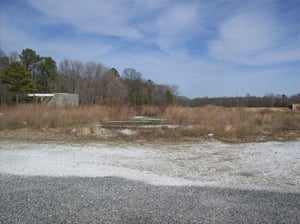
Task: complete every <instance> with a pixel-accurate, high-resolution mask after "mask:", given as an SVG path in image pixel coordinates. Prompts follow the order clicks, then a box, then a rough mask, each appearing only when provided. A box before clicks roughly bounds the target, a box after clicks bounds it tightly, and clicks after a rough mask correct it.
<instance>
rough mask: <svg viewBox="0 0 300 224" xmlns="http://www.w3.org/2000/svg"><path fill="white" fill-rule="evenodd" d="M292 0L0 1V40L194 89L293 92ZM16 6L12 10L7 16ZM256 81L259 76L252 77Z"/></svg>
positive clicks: (299, 60)
mask: <svg viewBox="0 0 300 224" xmlns="http://www.w3.org/2000/svg"><path fill="white" fill-rule="evenodd" d="M298 4H299V3H298V1H297V0H286V1H281V0H265V1H260V0H253V1H232V0H216V1H205V0H201V1H196V0H186V1H180V0H101V1H98V0H86V1H84V2H83V1H81V0H64V1H60V0H43V1H36V0H24V1H18V0H1V1H0V10H1V13H0V16H1V19H0V48H2V49H3V50H4V51H7V52H9V51H13V50H17V51H19V52H20V51H21V50H22V49H24V48H32V49H34V50H36V51H37V52H38V53H39V54H41V55H47V56H52V57H53V58H54V59H55V60H57V62H59V61H60V60H62V59H64V58H69V59H74V60H81V61H84V62H86V61H97V62H101V63H103V64H105V65H107V66H112V67H116V68H118V70H120V72H122V70H123V69H124V68H126V67H133V68H136V69H137V70H138V71H140V72H142V74H143V76H145V78H147V79H153V80H154V81H156V82H161V83H170V84H177V85H179V86H180V88H181V90H182V94H184V95H188V96H191V97H194V96H203V95H208V96H218V95H243V94H246V93H249V94H264V93H267V92H275V93H277V92H279V93H283V92H285V93H286V94H289V93H296V92H300V89H299V85H297V83H300V28H299V27H300V26H299V21H300V15H299V12H298V11H299V8H297V7H299V6H298ZM15 15H19V16H15ZM258 80H259V81H258Z"/></svg>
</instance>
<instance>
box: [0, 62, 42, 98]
mask: <svg viewBox="0 0 300 224" xmlns="http://www.w3.org/2000/svg"><path fill="white" fill-rule="evenodd" d="M0 80H1V83H5V84H8V85H9V91H10V92H11V93H12V96H13V98H15V100H16V103H17V104H18V103H19V99H20V97H22V96H23V97H24V96H25V94H26V93H30V92H34V91H36V89H35V87H34V85H33V83H32V79H31V74H30V72H29V71H27V70H26V68H25V67H24V66H23V65H22V64H21V63H20V62H16V61H14V62H12V63H10V64H9V65H8V66H7V67H6V68H5V69H4V71H3V72H2V73H1V74H0Z"/></svg>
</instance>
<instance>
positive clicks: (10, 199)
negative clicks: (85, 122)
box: [0, 174, 300, 223]
mask: <svg viewBox="0 0 300 224" xmlns="http://www.w3.org/2000/svg"><path fill="white" fill-rule="evenodd" d="M0 190H1V192H0V223H300V194H295V193H280V192H267V191H247V190H233V189H222V188H208V187H188V186H183V187H179V186H177V187H176V186H171V187H168V186H154V185H149V184H145V183H142V182H136V181H129V180H126V179H122V178H116V177H104V178H103V177H102V178H100V177H97V178H88V177H87V178H80V177H68V178H62V177H24V176H13V175H2V174H1V175H0Z"/></svg>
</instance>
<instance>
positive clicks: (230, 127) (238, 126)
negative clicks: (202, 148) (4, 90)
mask: <svg viewBox="0 0 300 224" xmlns="http://www.w3.org/2000/svg"><path fill="white" fill-rule="evenodd" d="M134 115H144V116H155V117H159V118H162V119H164V120H166V122H167V123H168V124H174V125H178V127H177V128H168V127H167V126H165V127H164V126H162V127H160V128H153V129H152V130H149V129H147V130H143V128H139V132H138V133H139V134H138V136H130V138H131V139H132V138H137V137H139V138H146V139H151V140H153V139H168V140H170V139H187V138H188V139H193V138H194V139H198V138H201V137H203V136H207V134H208V133H214V135H215V136H217V137H218V138H219V139H223V140H226V139H232V138H235V139H241V140H243V139H245V140H249V139H256V138H257V137H258V136H262V135H264V136H266V135H267V136H269V138H270V136H271V139H272V136H273V137H274V136H275V137H276V136H279V135H281V134H282V133H285V134H286V133H291V132H293V133H298V135H299V133H300V113H299V112H295V111H291V110H288V109H286V110H274V109H257V110H255V109H251V110H250V109H247V108H223V107H215V106H206V107H199V108H185V107H168V108H159V107H139V108H130V107H126V106H123V107H108V106H88V107H76V108H54V107H47V106H43V105H19V106H12V107H7V106H1V107H0V130H2V131H4V130H15V129H20V128H27V129H31V130H32V129H34V130H45V129H46V130H47V129H49V130H50V129H60V128H65V129H66V128H83V127H88V126H90V125H91V124H103V123H105V122H107V121H112V120H113V121H128V120H130V119H131V118H132V117H133V116H134ZM275 137H274V138H275ZM298 137H299V136H298Z"/></svg>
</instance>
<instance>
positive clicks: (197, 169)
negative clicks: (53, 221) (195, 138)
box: [0, 141, 300, 192]
mask: <svg viewBox="0 0 300 224" xmlns="http://www.w3.org/2000/svg"><path fill="white" fill-rule="evenodd" d="M0 173H3V174H14V175H27V176H82V177H86V176H89V177H104V176H117V177H123V178H127V179H133V180H140V181H144V182H147V183H151V184H155V185H196V186H219V187H232V188H241V189H265V190H276V191H277V190H278V191H287V192H300V141H293V142H266V143H249V144H225V143H221V142H216V141H208V142H201V143H186V144H158V143H157V144H156V143H153V144H149V143H147V144H146V143H124V144H121V143H115V144H113V143H89V144H87V143H82V144H75V143H74V144H70V143H25V142H0Z"/></svg>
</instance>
